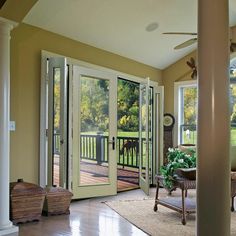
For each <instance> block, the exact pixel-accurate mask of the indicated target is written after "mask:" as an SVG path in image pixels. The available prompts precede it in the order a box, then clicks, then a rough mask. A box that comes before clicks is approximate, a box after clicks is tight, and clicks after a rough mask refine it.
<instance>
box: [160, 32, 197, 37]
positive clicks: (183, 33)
mask: <svg viewBox="0 0 236 236" xmlns="http://www.w3.org/2000/svg"><path fill="white" fill-rule="evenodd" d="M163 34H174V35H176V34H179V35H193V36H196V35H197V33H188V32H164V33H163Z"/></svg>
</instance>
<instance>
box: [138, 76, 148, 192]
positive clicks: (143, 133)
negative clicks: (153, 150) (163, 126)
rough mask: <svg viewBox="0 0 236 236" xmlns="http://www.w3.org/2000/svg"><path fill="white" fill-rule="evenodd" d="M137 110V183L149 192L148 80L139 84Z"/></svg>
mask: <svg viewBox="0 0 236 236" xmlns="http://www.w3.org/2000/svg"><path fill="white" fill-rule="evenodd" d="M139 98H140V101H139V104H140V110H139V145H140V148H139V149H140V154H139V185H140V188H141V189H142V190H143V191H144V192H145V193H146V194H149V184H150V178H149V166H150V159H151V158H150V154H149V153H150V140H149V136H150V128H149V126H150V109H149V80H148V83H147V84H140V97H139Z"/></svg>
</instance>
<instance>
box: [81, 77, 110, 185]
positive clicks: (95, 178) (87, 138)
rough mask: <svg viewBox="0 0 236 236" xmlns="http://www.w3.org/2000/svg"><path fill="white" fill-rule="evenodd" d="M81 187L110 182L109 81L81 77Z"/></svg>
mask: <svg viewBox="0 0 236 236" xmlns="http://www.w3.org/2000/svg"><path fill="white" fill-rule="evenodd" d="M79 99H80V183H79V184H80V185H89V184H92V185H93V184H97V183H108V182H109V172H108V169H109V149H108V137H109V81H108V80H104V79H99V78H94V77H89V76H83V75H82V76H80V98H79Z"/></svg>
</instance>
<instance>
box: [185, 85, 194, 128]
mask: <svg viewBox="0 0 236 236" xmlns="http://www.w3.org/2000/svg"><path fill="white" fill-rule="evenodd" d="M183 98H184V109H183V112H184V124H185V125H195V124H196V120H197V88H183Z"/></svg>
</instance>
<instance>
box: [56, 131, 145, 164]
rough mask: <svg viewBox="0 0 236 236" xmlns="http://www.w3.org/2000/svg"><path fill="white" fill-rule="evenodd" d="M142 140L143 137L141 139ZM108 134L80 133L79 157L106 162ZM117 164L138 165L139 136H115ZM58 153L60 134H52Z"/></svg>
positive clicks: (107, 156) (107, 157)
mask: <svg viewBox="0 0 236 236" xmlns="http://www.w3.org/2000/svg"><path fill="white" fill-rule="evenodd" d="M142 142H144V139H143V140H142ZM108 148H109V145H108V136H106V135H103V134H81V135H80V158H81V159H86V160H91V161H96V162H97V163H98V164H102V163H107V162H108V159H109V155H108V153H109V149H108ZM116 150H117V164H118V165H120V166H123V167H134V168H138V167H139V151H140V150H139V138H137V137H125V136H122V137H117V146H116ZM59 153H60V134H59V132H56V133H55V134H54V154H59Z"/></svg>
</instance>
